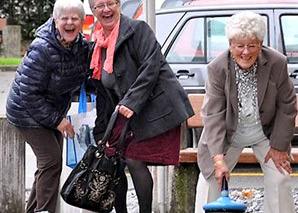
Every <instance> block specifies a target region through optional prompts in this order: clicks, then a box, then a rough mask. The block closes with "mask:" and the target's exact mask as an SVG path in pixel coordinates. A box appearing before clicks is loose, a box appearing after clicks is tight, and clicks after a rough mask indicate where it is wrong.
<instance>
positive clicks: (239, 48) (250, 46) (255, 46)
mask: <svg viewBox="0 0 298 213" xmlns="http://www.w3.org/2000/svg"><path fill="white" fill-rule="evenodd" d="M233 46H234V48H235V49H236V50H237V51H239V52H243V51H244V50H245V49H247V50H248V51H249V52H254V51H256V50H257V49H258V48H259V47H260V44H247V45H244V44H234V45H233Z"/></svg>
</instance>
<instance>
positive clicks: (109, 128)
mask: <svg viewBox="0 0 298 213" xmlns="http://www.w3.org/2000/svg"><path fill="white" fill-rule="evenodd" d="M118 115H119V111H118V109H116V110H115V111H114V112H113V113H112V116H111V118H110V120H109V123H108V126H107V129H106V131H105V134H104V136H103V138H102V141H101V142H100V144H99V146H98V147H99V148H100V146H105V145H106V143H107V142H108V140H109V139H110V137H111V134H112V132H113V128H114V126H115V123H116V120H117V117H118ZM129 120H130V119H127V120H126V121H125V123H124V125H123V129H122V131H121V134H120V137H119V140H118V143H117V146H116V151H115V156H119V155H120V153H121V150H122V147H123V145H124V141H125V135H126V132H127V129H128V124H129Z"/></svg>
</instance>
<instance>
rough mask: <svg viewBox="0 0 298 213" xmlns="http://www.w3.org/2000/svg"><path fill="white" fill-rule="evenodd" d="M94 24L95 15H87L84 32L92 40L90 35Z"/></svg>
mask: <svg viewBox="0 0 298 213" xmlns="http://www.w3.org/2000/svg"><path fill="white" fill-rule="evenodd" d="M93 25H94V16H93V15H86V18H85V21H84V25H83V34H84V36H85V37H86V38H87V39H88V40H90V35H91V31H92V27H93Z"/></svg>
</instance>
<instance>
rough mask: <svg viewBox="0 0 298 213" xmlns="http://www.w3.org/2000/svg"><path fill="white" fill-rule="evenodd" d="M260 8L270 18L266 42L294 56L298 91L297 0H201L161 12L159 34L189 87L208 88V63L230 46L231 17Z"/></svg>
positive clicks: (291, 59) (293, 71)
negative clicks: (227, 23) (228, 37)
mask: <svg viewBox="0 0 298 213" xmlns="http://www.w3.org/2000/svg"><path fill="white" fill-rule="evenodd" d="M243 10H250V11H254V12H258V13H260V14H261V15H262V16H263V18H264V20H265V22H266V23H267V28H268V32H267V35H266V39H265V41H264V45H268V46H271V47H273V48H275V49H277V50H278V51H280V52H281V53H283V54H284V55H286V56H287V58H288V64H289V75H290V76H291V78H292V80H293V82H294V84H295V88H296V91H298V79H297V76H298V28H297V27H294V26H295V24H296V23H298V1H297V0H244V1H239V0H204V1H203V0H197V1H191V2H187V3H185V4H184V6H183V7H180V8H175V9H167V10H160V11H158V12H157V13H156V36H157V38H158V40H159V42H160V43H161V45H162V50H163V53H164V54H165V57H166V59H167V61H168V62H169V64H170V66H171V67H172V69H173V71H174V72H175V74H176V76H177V78H178V79H179V81H180V83H181V84H182V86H183V87H184V88H185V90H186V91H187V92H188V93H204V92H205V90H204V85H205V82H206V80H207V68H206V67H207V64H208V63H209V62H210V61H211V60H212V59H214V58H215V57H216V56H218V55H219V54H220V53H221V52H223V51H224V50H226V49H227V48H228V40H227V38H226V35H225V24H226V21H227V19H228V18H229V17H230V16H231V15H233V14H235V13H238V12H240V11H243Z"/></svg>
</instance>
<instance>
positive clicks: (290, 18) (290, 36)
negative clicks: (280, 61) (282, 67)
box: [274, 8, 298, 93]
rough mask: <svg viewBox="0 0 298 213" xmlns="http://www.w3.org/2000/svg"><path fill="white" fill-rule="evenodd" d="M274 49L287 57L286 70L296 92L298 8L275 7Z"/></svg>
mask: <svg viewBox="0 0 298 213" xmlns="http://www.w3.org/2000/svg"><path fill="white" fill-rule="evenodd" d="M274 21H275V23H276V24H275V26H276V32H275V33H276V49H278V50H279V51H280V52H282V53H283V54H284V55H286V56H287V58H288V71H289V75H290V77H291V80H292V82H293V83H294V86H295V89H296V93H297V92H298V28H297V27H293V26H295V25H296V24H297V23H298V9H297V8H292V9H290V8H288V9H275V10H274Z"/></svg>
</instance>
